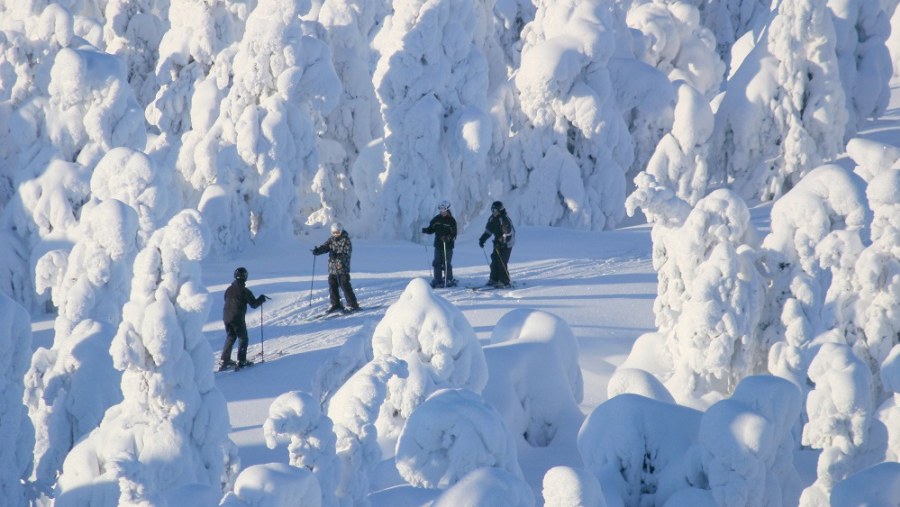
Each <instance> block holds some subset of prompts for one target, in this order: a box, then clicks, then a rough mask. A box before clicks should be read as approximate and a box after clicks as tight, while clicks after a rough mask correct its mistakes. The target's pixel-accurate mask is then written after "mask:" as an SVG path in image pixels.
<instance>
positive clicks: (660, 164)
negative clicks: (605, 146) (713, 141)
mask: <svg viewBox="0 0 900 507" xmlns="http://www.w3.org/2000/svg"><path fill="white" fill-rule="evenodd" d="M675 86H676V90H677V93H678V102H677V103H676V106H675V122H674V123H673V124H672V130H671V132H669V133H668V134H666V135H665V136H663V138H662V139H661V140H660V141H659V144H658V145H657V146H656V151H654V152H653V156H652V157H650V161H649V162H648V163H647V167H646V169H644V173H645V174H646V175H642V174H639V175H638V176H637V177H636V178H635V187H636V189H635V191H634V192H633V193H632V194H631V195H630V196H628V199H627V200H626V201H625V207H626V211H627V212H628V214H629V215H633V214H634V210H635V209H636V208H637V207H641V208H643V211H644V214H645V215H646V216H647V217H648V220H649V221H650V222H652V223H653V224H654V227H655V226H656V224H660V225H664V222H660V221H659V220H656V217H658V216H664V217H665V220H667V221H669V222H670V223H674V224H679V225H680V223H681V222H683V220H684V218H685V216H684V215H683V213H682V212H678V211H676V212H674V213H673V212H671V210H666V211H663V210H654V207H657V206H660V205H663V202H660V199H659V197H655V191H654V190H653V189H654V188H655V187H663V188H668V189H671V191H672V192H674V194H675V197H677V198H679V199H681V200H683V201H684V202H685V203H687V204H689V205H690V206H693V205H695V204H697V201H699V200H700V198H702V197H704V196H705V195H706V193H707V188H708V186H709V178H710V170H709V162H708V160H707V159H708V157H709V152H710V145H709V140H710V137H712V133H713V123H714V119H713V113H712V109H711V108H710V107H709V103H708V101H706V100H705V99H704V98H703V96H702V95H701V94H700V93H699V92H698V91H697V90H696V89H695V88H694V87H693V86H691V85H689V84H687V83H685V82H679V83H676V84H675ZM647 176H650V177H649V178H648V177H647Z"/></svg>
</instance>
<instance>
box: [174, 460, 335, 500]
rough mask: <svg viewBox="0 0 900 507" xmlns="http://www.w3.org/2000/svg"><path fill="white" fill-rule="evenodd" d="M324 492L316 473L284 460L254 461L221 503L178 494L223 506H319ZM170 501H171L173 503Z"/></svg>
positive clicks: (180, 498)
mask: <svg viewBox="0 0 900 507" xmlns="http://www.w3.org/2000/svg"><path fill="white" fill-rule="evenodd" d="M321 498H322V494H321V491H320V487H319V483H318V481H317V480H316V476H315V475H313V473H312V472H310V471H309V470H306V469H303V468H296V467H292V466H290V465H285V464H284V463H266V464H263V465H253V466H251V467H247V468H245V469H243V470H241V473H240V475H238V477H237V479H236V480H235V482H234V492H228V493H227V494H226V495H225V498H223V499H222V501H221V503H218V499H216V498H213V499H212V501H208V500H207V501H206V502H205V503H204V502H191V501H190V499H186V498H184V497H176V501H177V502H178V503H182V502H185V503H184V505H219V506H220V507H254V506H259V505H265V506H267V507H320V506H321V505H322V503H321ZM169 505H172V504H171V503H170V504H169Z"/></svg>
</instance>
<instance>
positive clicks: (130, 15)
mask: <svg viewBox="0 0 900 507" xmlns="http://www.w3.org/2000/svg"><path fill="white" fill-rule="evenodd" d="M105 5H106V7H105V9H104V17H105V20H106V23H105V24H104V25H103V41H104V42H105V43H106V45H105V47H104V50H105V51H106V52H107V53H109V54H112V55H117V56H119V57H121V60H122V61H123V63H124V64H125V67H126V74H127V75H128V83H129V85H131V88H132V89H133V90H134V94H135V96H136V98H137V100H138V102H139V103H140V104H141V105H142V106H143V105H146V104H147V103H148V102H150V100H151V99H153V97H154V96H155V95H156V90H157V86H158V85H157V81H156V77H155V75H154V73H153V71H154V69H155V68H156V63H157V60H158V59H159V42H160V40H161V39H162V36H163V33H165V31H166V30H167V29H168V25H169V17H170V16H169V0H108V1H107V2H105ZM173 14H174V15H173V16H172V17H174V18H178V17H181V16H184V15H186V14H187V13H184V12H179V11H173Z"/></svg>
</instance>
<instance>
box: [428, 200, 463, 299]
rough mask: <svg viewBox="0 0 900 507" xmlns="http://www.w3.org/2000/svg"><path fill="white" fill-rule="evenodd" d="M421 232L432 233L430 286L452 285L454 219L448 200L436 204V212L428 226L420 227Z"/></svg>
mask: <svg viewBox="0 0 900 507" xmlns="http://www.w3.org/2000/svg"><path fill="white" fill-rule="evenodd" d="M422 233H423V234H434V260H433V261H432V262H431V265H432V267H433V268H434V278H433V279H432V280H431V286H432V287H454V286H456V280H455V279H454V278H453V245H454V243H455V242H456V219H455V218H453V214H452V213H450V202H449V201H441V203H440V204H438V214H437V215H436V216H435V217H434V218H432V219H431V223H429V224H428V227H423V228H422Z"/></svg>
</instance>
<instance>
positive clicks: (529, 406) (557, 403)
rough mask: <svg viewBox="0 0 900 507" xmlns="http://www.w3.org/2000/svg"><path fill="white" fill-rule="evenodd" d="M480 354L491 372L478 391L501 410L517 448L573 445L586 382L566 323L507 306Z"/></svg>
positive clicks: (546, 314)
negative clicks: (485, 383)
mask: <svg viewBox="0 0 900 507" xmlns="http://www.w3.org/2000/svg"><path fill="white" fill-rule="evenodd" d="M484 355H485V359H486V360H487V364H488V371H489V372H490V374H489V375H488V383H487V386H485V388H484V392H483V393H482V396H484V399H485V400H487V401H488V402H489V403H490V404H491V405H492V406H493V407H494V408H495V409H496V410H498V411H499V412H500V415H501V416H502V417H503V421H504V422H505V424H506V426H507V427H508V428H509V430H510V432H511V433H512V434H513V435H515V438H516V443H517V444H518V446H519V448H520V449H528V448H529V447H535V448H545V447H551V446H552V447H554V448H562V447H566V446H571V445H572V444H573V441H572V440H571V438H570V437H571V436H572V435H574V434H575V432H576V431H577V429H578V426H580V425H581V422H582V421H583V420H584V416H583V415H582V413H581V411H580V410H579V408H578V404H579V403H581V401H582V398H583V393H584V385H583V378H582V375H581V367H580V366H579V365H578V343H577V342H576V341H575V335H574V333H572V330H571V328H569V326H568V324H566V323H565V321H563V320H562V319H560V318H559V317H557V316H555V315H553V314H551V313H547V312H543V311H539V310H531V309H520V310H514V311H511V312H509V313H507V314H506V315H504V316H503V317H502V318H501V319H500V320H499V321H498V322H497V325H496V326H495V327H494V331H493V333H492V334H491V345H489V346H486V347H485V348H484ZM535 371H542V372H544V374H542V375H540V376H535V375H533V373H534V372H535ZM531 452H536V453H537V452H540V451H539V450H534V451H531ZM548 452H550V451H549V450H548Z"/></svg>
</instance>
